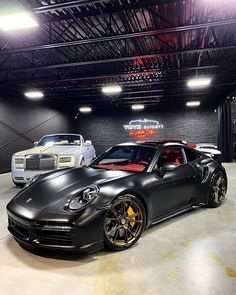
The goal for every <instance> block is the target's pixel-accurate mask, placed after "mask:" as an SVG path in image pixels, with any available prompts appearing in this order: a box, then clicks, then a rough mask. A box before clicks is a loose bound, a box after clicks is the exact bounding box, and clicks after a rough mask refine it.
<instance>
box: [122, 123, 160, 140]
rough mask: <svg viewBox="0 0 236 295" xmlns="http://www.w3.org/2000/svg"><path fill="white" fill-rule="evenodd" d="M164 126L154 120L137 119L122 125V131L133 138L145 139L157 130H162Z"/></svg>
mask: <svg viewBox="0 0 236 295" xmlns="http://www.w3.org/2000/svg"><path fill="white" fill-rule="evenodd" d="M163 128H164V125H163V124H160V123H159V122H158V121H156V120H148V119H139V120H133V121H130V122H129V124H127V125H124V129H125V130H127V131H128V135H129V136H130V137H134V138H145V137H149V136H153V135H155V134H157V133H158V129H163Z"/></svg>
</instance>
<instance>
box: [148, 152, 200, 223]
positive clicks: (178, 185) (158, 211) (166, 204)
mask: <svg viewBox="0 0 236 295" xmlns="http://www.w3.org/2000/svg"><path fill="white" fill-rule="evenodd" d="M174 154H175V156H174ZM164 163H174V164H175V165H176V167H175V168H174V169H173V170H170V171H165V172H164V175H162V176H161V175H160V174H158V172H157V171H156V172H154V173H155V180H154V181H153V184H152V192H151V195H152V196H151V198H152V208H153V210H152V211H153V218H155V217H157V216H159V215H162V214H165V213H167V212H168V211H172V210H173V211H174V210H175V209H176V210H177V209H178V208H180V207H184V206H186V205H187V204H188V202H189V200H190V198H191V196H192V193H193V190H194V186H195V181H196V171H195V169H194V168H193V167H192V166H191V165H190V164H188V163H187V161H186V156H185V153H184V150H183V148H181V147H168V148H165V149H163V151H162V152H161V154H160V156H159V158H158V160H157V168H161V167H162V166H163V165H164Z"/></svg>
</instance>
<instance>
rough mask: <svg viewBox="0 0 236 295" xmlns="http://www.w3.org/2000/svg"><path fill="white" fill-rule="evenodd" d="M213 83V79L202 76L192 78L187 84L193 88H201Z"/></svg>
mask: <svg viewBox="0 0 236 295" xmlns="http://www.w3.org/2000/svg"><path fill="white" fill-rule="evenodd" d="M210 84H211V79H209V78H201V79H198V78H196V79H191V80H189V81H188V83H187V85H188V87H191V88H200V87H206V86H209V85H210Z"/></svg>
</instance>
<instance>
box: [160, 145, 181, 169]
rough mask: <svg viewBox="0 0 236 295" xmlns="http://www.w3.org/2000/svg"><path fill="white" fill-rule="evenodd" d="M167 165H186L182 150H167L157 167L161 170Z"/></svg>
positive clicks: (161, 156) (164, 151) (163, 152)
mask: <svg viewBox="0 0 236 295" xmlns="http://www.w3.org/2000/svg"><path fill="white" fill-rule="evenodd" d="M165 163H173V164H176V165H177V166H179V165H181V164H184V159H183V154H182V148H170V147H168V148H165V149H164V150H163V151H162V153H161V155H160V157H159V159H158V161H157V167H158V168H160V167H161V166H162V165H163V164H165Z"/></svg>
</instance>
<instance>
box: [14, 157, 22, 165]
mask: <svg viewBox="0 0 236 295" xmlns="http://www.w3.org/2000/svg"><path fill="white" fill-rule="evenodd" d="M15 164H16V165H23V164H24V158H15Z"/></svg>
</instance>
